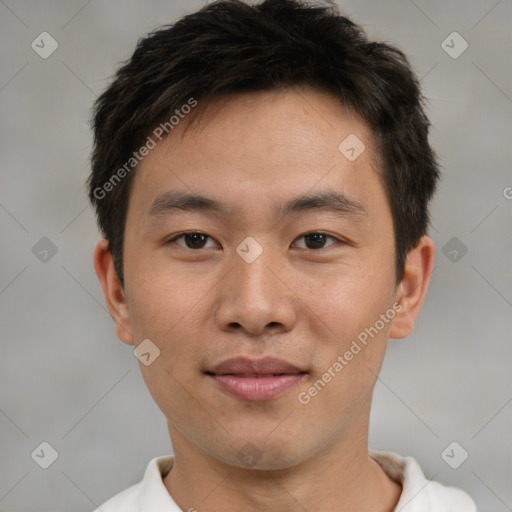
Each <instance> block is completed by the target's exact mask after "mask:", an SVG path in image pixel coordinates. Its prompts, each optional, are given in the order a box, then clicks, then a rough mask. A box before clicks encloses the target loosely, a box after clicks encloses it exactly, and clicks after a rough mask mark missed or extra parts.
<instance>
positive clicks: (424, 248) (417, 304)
mask: <svg viewBox="0 0 512 512" xmlns="http://www.w3.org/2000/svg"><path fill="white" fill-rule="evenodd" d="M434 255H435V247H434V241H433V240H432V239H431V238H430V237H429V236H426V235H425V236H423V237H422V238H421V239H420V241H419V242H418V245H417V246H416V247H415V248H414V249H412V250H411V251H410V252H409V254H408V255H407V259H406V262H405V272H404V276H403V278H402V280H401V281H400V284H399V285H398V288H397V292H396V302H397V303H399V304H400V305H401V309H400V311H398V313H397V315H396V316H395V318H394V319H393V324H392V326H391V330H390V333H389V337H390V338H394V339H398V338H405V337H406V336H409V334H411V333H412V331H413V329H414V324H415V323H416V319H417V317H418V315H419V313H420V310H421V307H422V305H423V301H424V299H425V295H426V293H427V289H428V285H429V283H430V277H431V275H432V270H433V268H434Z"/></svg>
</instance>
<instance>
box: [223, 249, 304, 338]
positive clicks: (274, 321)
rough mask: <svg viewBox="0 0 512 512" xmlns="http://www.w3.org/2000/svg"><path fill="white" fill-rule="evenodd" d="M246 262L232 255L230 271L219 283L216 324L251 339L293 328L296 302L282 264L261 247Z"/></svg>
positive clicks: (236, 254) (296, 307)
mask: <svg viewBox="0 0 512 512" xmlns="http://www.w3.org/2000/svg"><path fill="white" fill-rule="evenodd" d="M262 248H263V252H262V253H261V254H260V255H259V256H258V258H257V259H256V260H255V261H252V263H248V262H247V261H245V260H244V259H243V258H242V257H240V256H239V255H238V253H236V252H234V254H233V257H232V260H233V264H232V267H231V271H230V272H229V273H228V274H227V275H226V277H225V278H224V279H223V280H222V281H221V283H220V284H221V286H220V287H219V297H218V302H217V307H216V322H217V324H218V326H219V328H220V329H222V330H224V331H226V330H229V331H237V330H239V331H240V330H242V331H245V332H246V333H247V334H249V335H251V336H258V335H263V334H266V333H267V331H268V334H277V333H279V332H286V331H289V330H291V329H292V328H293V325H294V324H295V322H296V320H297V316H298V314H297V309H298V302H299V299H298V297H297V295H296V294H295V293H294V292H293V290H292V289H291V288H290V281H291V279H290V278H289V277H287V274H289V273H288V272H286V271H285V270H284V269H285V265H284V264H283V263H282V262H279V261H278V256H276V255H274V254H272V251H271V249H268V248H265V247H263V246H262Z"/></svg>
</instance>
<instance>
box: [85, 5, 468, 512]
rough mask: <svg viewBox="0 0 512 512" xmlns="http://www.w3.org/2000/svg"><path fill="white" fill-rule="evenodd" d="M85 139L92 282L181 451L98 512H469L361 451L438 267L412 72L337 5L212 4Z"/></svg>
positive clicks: (424, 127) (133, 72)
mask: <svg viewBox="0 0 512 512" xmlns="http://www.w3.org/2000/svg"><path fill="white" fill-rule="evenodd" d="M93 126H94V136H95V140H94V150H93V156H92V174H91V176H90V179H89V196H90V199H91V201H92V203H93V205H94V207H95V208H96V213H97V217H98V222H99V225H100V228H101V230H102V233H103V236H104V240H102V241H100V242H99V244H98V246H97V248H96V251H95V254H94V264H95V268H96V273H97V275H98V278H99V280H100V282H101V285H102V288H103V292H104V295H105V299H106V302H107V305H108V308H109V310H110V312H111V315H112V317H113V319H114V322H115V324H116V329H117V335H118V337H119V338H120V339H121V340H122V341H123V342H125V343H127V344H129V345H134V346H135V353H136V355H137V357H138V358H139V360H140V367H141V371H142V374H143V377H144V379H145V382H146V384H147V386H148V389H149V391H150V393H151V395H152V396H153V398H154V400H155V401H156V403H157V404H158V406H159V407H160V409H161V410H162V412H163V413H164V415H165V417H166V419H167V423H168V428H169V434H170V438H171V442H172V446H173V451H174V456H173V457H170V456H167V457H165V456H164V457H159V458H156V459H154V460H153V461H151V463H150V464H149V466H148V468H147V470H146V473H145V476H144V478H143V480H142V482H140V483H139V484H137V485H135V486H133V487H131V488H129V489H127V490H125V491H124V492H122V493H120V494H119V495H118V496H116V497H114V498H112V499H111V500H109V501H108V502H107V503H105V504H104V505H102V506H101V510H102V511H103V512H109V511H114V510H115V511H118V510H123V511H124V512H132V511H133V512H134V511H158V512H165V511H179V510H183V511H194V510H197V511H200V512H203V511H204V512H210V511H219V510H222V511H226V512H227V511H239V510H244V511H251V512H252V511H269V512H274V511H275V512H283V511H299V510H300V511H303V510H304V511H305V510H307V511H309V512H313V511H320V510H322V511H335V510H336V511H337V510H346V511H354V512H356V511H357V512H358V511H371V512H390V511H393V510H396V511H399V510H400V511H402V512H413V511H414V512H420V511H421V512H426V511H432V512H433V511H435V512H472V511H475V510H476V507H475V504H474V503H473V501H472V499H471V498H470V497H469V496H468V495H467V494H465V493H464V492H463V491H461V490H458V489H454V488H450V487H445V486H443V485H441V484H440V483H437V482H429V481H428V480H427V479H426V478H425V476H424V475H423V473H422V472H421V469H420V468H419V465H418V464H417V462H416V461H415V460H414V459H412V458H411V457H401V456H399V455H397V454H394V453H390V452H375V451H370V452H369V451H368V426H369V415H370V406H371V398H372V392H373V388H374V385H375V382H376V379H377V376H378V373H379V370H380V368H381V365H382V361H383V358H384V354H385V350H386V346H387V341H388V339H389V338H404V337H406V336H407V335H409V334H410V333H411V332H412V330H413V327H414V324H415V321H416V318H417V316H418V314H419V312H420V309H421V306H422V303H423V300H424V297H425V293H426V291H427V287H428V284H429V280H430V274H431V272H432V268H433V262H434V244H433V242H432V240H431V239H430V238H429V237H428V236H427V234H426V230H427V226H428V204H429V201H430V199H431V197H432V195H433V193H434V191H435V187H436V183H437V180H438V177H439V171H438V167H437V162H436V158H435V155H434V153H433V151H432V149H431V147H430V145H429V143H428V128H429V121H428V119H427V117H426V116H425V113H424V111H423V108H422V96H421V93H420V90H419V84H418V81H417V79H416V78H415V76H414V75H413V73H412V72H411V69H410V67H409V64H408V61H407V59H406V58H405V56H404V55H403V54H402V53H401V52H400V51H399V50H397V49H395V48H393V47H391V46H388V45H385V44H379V43H372V42H369V41H368V40H367V39H366V37H365V35H364V33H363V31H362V29H361V28H360V27H358V26H356V25H354V24H353V23H352V22H351V21H350V20H348V19H347V18H345V17H342V16H340V15H339V13H338V12H337V10H336V7H335V6H334V5H333V6H331V7H326V6H325V5H324V4H317V5H315V4H306V3H301V2H299V1H295V0H267V1H264V2H263V3H260V4H256V5H248V4H246V3H243V2H240V1H229V0H228V1H219V2H215V3H212V4H210V5H208V6H206V7H204V8H203V9H202V10H200V11H199V12H197V13H194V14H191V15H188V16H186V17H184V18H183V19H182V20H180V21H179V22H178V23H176V24H175V25H173V26H167V27H163V28H161V29H160V30H158V31H155V32H154V33H152V34H149V35H148V36H147V37H146V38H144V39H143V40H141V41H139V43H138V46H137V48H136V50H135V52H134V54H133V56H132V57H131V59H130V60H129V61H128V62H126V63H125V64H124V66H123V67H122V68H121V69H120V70H119V71H118V72H117V74H116V77H115V79H114V81H113V82H112V84H111V85H110V87H109V88H108V89H107V90H106V91H105V92H104V93H103V94H102V96H101V97H100V98H99V99H98V101H97V103H96V108H95V114H94V121H93Z"/></svg>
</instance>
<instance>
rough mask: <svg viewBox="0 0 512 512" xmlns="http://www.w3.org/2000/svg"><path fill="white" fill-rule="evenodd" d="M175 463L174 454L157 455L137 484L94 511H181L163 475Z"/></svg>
mask: <svg viewBox="0 0 512 512" xmlns="http://www.w3.org/2000/svg"><path fill="white" fill-rule="evenodd" d="M173 463H174V458H173V457H172V456H161V457H155V458H154V459H153V460H151V462H150V463H149V464H148V466H147V468H146V472H145V473H144V478H143V479H142V480H141V481H140V482H139V483H137V484H135V485H132V486H131V487H128V489H125V490H124V491H122V492H120V493H119V494H116V495H115V496H114V497H113V498H110V499H109V500H108V501H106V502H105V503H103V504H102V505H101V506H100V507H98V508H96V509H95V510H94V512H119V511H120V510H122V511H123V512H140V511H141V510H162V511H163V510H167V511H169V512H175V511H179V510H180V509H179V508H178V506H177V505H176V503H174V501H173V499H172V498H171V496H170V495H169V493H168V492H167V490H166V488H165V486H164V484H163V481H162V477H163V476H164V475H165V474H166V473H167V472H168V471H170V469H171V468H172V465H173Z"/></svg>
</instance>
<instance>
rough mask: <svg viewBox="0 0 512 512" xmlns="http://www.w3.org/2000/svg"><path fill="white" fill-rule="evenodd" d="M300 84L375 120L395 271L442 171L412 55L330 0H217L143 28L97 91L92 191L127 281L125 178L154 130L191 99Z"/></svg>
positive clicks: (167, 127) (424, 221) (420, 227)
mask: <svg viewBox="0 0 512 512" xmlns="http://www.w3.org/2000/svg"><path fill="white" fill-rule="evenodd" d="M296 86H310V87H313V88H316V89H319V90H322V91H327V92H330V93H332V94H333V95H335V97H337V98H339V101H340V103H341V104H343V105H344V106H345V107H347V108H349V109H351V110H352V111H354V112H355V113H357V114H358V115H359V116H360V118H361V119H363V120H364V121H365V122H366V123H367V124H368V126H369V128H370V129H371V132H372V134H373V136H374V139H375V143H376V147H377V148H378V153H379V154H378V157H379V160H380V161H381V162H382V168H381V169H379V176H380V177H381V179H382V183H383V186H384V189H385V191H386V196H387V199H388V202H389V205H390V210H391V213H392V216H393V227H394V237H395V253H396V268H395V271H396V279H397V282H398V281H399V280H401V278H402V277H403V273H404V269H405V258H406V256H407V253H408V252H409V251H410V250H411V249H413V248H414V247H416V245H417V244H418V242H419V239H420V238H421V236H423V235H424V234H426V232H427V227H428V223H429V213H428V205H429V201H430V199H431V197H432V195H433V194H434V192H435V188H436V183H437V181H438V179H439V167H438V163H437V157H436V155H435V153H434V151H433V149H432V148H431V147H430V144H429V142H428V131H429V128H430V122H429V120H428V118H427V116H426V114H425V111H424V104H425V98H424V96H423V95H422V92H421V89H420V84H419V81H418V79H417V77H416V76H415V73H414V72H413V70H412V68H411V65H410V63H409V61H408V59H407V58H406V56H405V55H404V53H403V52H401V51H400V50H399V49H397V48H395V47H394V46H392V45H390V44H388V43H381V42H371V41H369V40H368V38H367V36H366V34H365V32H364V30H363V29H362V28H361V27H360V26H359V25H356V24H355V23H354V22H352V21H351V20H349V19H348V18H347V17H346V16H342V15H340V13H339V9H338V7H337V6H336V4H334V3H330V4H329V3H327V4H326V2H311V1H306V0H303V1H301V0H264V1H263V2H261V3H258V4H254V5H251V4H248V3H246V2H243V1H240V0H219V1H217V2H214V3H210V4H208V5H206V6H205V7H203V8H202V9H200V10H199V11H197V12H194V13H191V14H188V15H186V16H184V17H183V18H181V19H180V20H178V21H177V22H176V23H174V24H171V25H164V26H162V27H160V28H159V29H157V30H155V31H153V32H151V33H149V34H148V35H147V36H146V37H144V38H142V39H140V40H139V41H138V43H137V47H136V49H135V51H134V53H133V55H132V56H131V58H130V59H128V60H127V61H125V62H123V63H122V66H121V67H120V68H119V69H118V70H117V72H116V74H115V76H114V79H113V81H112V82H111V84H110V85H109V87H108V88H107V89H106V90H105V91H104V92H103V93H102V94H101V96H100V97H99V98H98V99H97V100H96V102H95V105H94V113H93V119H92V121H91V124H92V128H93V131H94V144H93V150H92V156H91V167H92V172H91V174H90V176H89V178H88V182H87V186H88V194H89V199H90V201H91V202H92V204H93V206H94V208H95V210H96V215H97V220H98V224H99V227H100V229H101V231H102V233H103V236H104V238H106V239H107V240H108V243H109V250H110V251H111V253H112V256H113V259H114V266H115V270H116V272H117V275H118V277H119V279H120V281H121V283H122V285H123V287H124V275H123V264H122V261H123V240H124V230H125V224H126V215H127V208H128V200H129V193H130V184H131V182H132V181H133V176H134V174H135V171H136V167H137V164H138V162H139V161H140V158H141V156H140V154H139V153H144V152H143V151H142V148H143V147H144V146H145V145H146V146H148V145H149V144H150V142H153V143H154V137H155V135H154V134H155V133H156V134H160V138H161V135H162V134H163V133H165V135H167V134H168V133H170V131H171V130H172V128H173V126H174V125H175V123H176V121H173V118H175V119H176V120H178V122H179V118H178V117H181V118H183V117H184V115H185V114H186V113H187V112H189V111H190V110H191V108H192V107H194V106H195V105H197V103H198V102H201V103H203V104H206V103H207V102H208V101H209V100H212V99H215V98H217V97H219V96H225V95H229V94H232V93H240V92H251V91H271V90H276V89H287V88H294V87H296ZM340 142H341V141H340ZM139 149H141V152H139V151H138V150H139Z"/></svg>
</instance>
